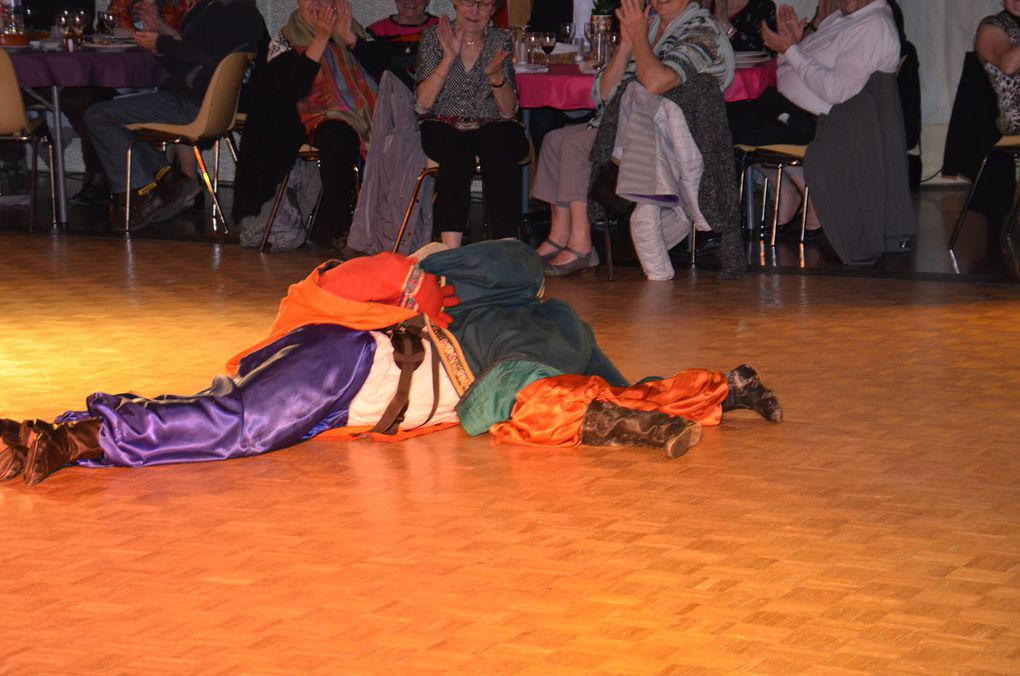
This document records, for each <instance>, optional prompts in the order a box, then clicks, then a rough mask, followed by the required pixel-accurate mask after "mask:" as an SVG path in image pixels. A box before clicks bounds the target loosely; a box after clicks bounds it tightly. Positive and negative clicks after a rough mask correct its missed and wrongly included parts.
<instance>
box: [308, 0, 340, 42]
mask: <svg viewBox="0 0 1020 676" xmlns="http://www.w3.org/2000/svg"><path fill="white" fill-rule="evenodd" d="M310 14H311V17H310V18H311V22H310V23H311V24H312V28H314V29H315V38H316V39H319V40H321V39H323V38H325V39H327V40H328V39H329V37H330V36H331V35H332V34H333V23H334V22H335V21H336V7H334V6H333V5H321V6H319V7H315V8H313V9H312V10H311V12H310Z"/></svg>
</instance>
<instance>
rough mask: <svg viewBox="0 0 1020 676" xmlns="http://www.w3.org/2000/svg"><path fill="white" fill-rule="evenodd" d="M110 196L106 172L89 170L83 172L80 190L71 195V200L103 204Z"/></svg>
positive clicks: (79, 202)
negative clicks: (99, 172) (83, 176)
mask: <svg viewBox="0 0 1020 676" xmlns="http://www.w3.org/2000/svg"><path fill="white" fill-rule="evenodd" d="M110 197H111V194H110V179H109V178H107V177H106V174H94V173H91V172H89V173H86V174H85V179H84V180H83V181H82V186H81V190H79V191H78V192H76V193H75V194H74V195H73V196H72V197H71V201H72V202H74V203H75V204H105V203H107V202H109V201H110Z"/></svg>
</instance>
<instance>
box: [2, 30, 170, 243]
mask: <svg viewBox="0 0 1020 676" xmlns="http://www.w3.org/2000/svg"><path fill="white" fill-rule="evenodd" d="M10 57H11V63H12V64H13V65H14V74H15V76H16V77H17V78H18V85H19V86H21V87H22V89H24V90H26V92H27V93H28V94H29V95H30V96H33V97H35V98H38V99H40V100H41V101H42V102H43V103H44V104H45V105H46V106H47V107H48V108H49V109H50V110H52V111H53V114H54V118H55V119H57V120H58V123H57V124H54V125H53V127H54V128H53V129H52V132H53V143H54V145H55V146H56V148H55V149H54V153H53V165H54V167H53V170H54V171H53V173H54V174H55V176H56V183H57V185H56V193H57V222H58V223H61V224H65V223H67V191H66V187H65V185H64V152H63V148H64V145H63V140H64V139H63V131H62V130H61V125H60V124H59V119H60V91H61V90H62V89H63V88H64V87H109V88H121V87H153V86H156V85H158V84H160V83H161V82H162V81H163V79H164V78H165V77H166V71H164V70H163V69H162V68H160V66H159V64H158V63H157V62H156V59H155V58H154V57H153V56H152V55H151V54H149V53H148V52H146V51H144V50H141V49H128V50H125V51H91V50H81V51H77V52H44V51H38V50H22V51H13V52H11V54H10ZM33 88H48V89H49V91H50V98H49V100H48V101H47V100H45V99H43V98H42V97H38V96H36V94H35V92H33V91H31V90H32V89H33Z"/></svg>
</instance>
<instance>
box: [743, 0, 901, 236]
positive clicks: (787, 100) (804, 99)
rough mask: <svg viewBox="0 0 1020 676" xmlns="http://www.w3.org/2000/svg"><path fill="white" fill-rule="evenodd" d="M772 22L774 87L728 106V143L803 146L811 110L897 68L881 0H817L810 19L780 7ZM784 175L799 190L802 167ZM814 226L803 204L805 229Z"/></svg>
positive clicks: (789, 210)
mask: <svg viewBox="0 0 1020 676" xmlns="http://www.w3.org/2000/svg"><path fill="white" fill-rule="evenodd" d="M777 24H778V29H777V30H776V31H772V30H771V29H769V28H767V27H765V28H763V29H762V35H763V37H764V40H765V45H766V46H767V47H768V48H769V49H771V50H772V51H774V52H777V53H778V54H779V55H780V56H779V69H778V74H777V85H776V87H775V88H774V89H769V90H766V92H765V93H764V94H763V95H762V96H761V98H758V99H755V100H753V101H742V102H739V103H734V104H729V105H728V106H727V113H728V114H729V119H730V128H731V130H732V132H733V140H734V142H735V143H741V144H747V145H769V144H777V143H782V144H795V145H806V144H808V143H810V142H811V141H812V139H814V136H815V129H816V126H817V122H818V116H820V115H826V114H828V113H829V111H831V110H832V107H833V106H834V105H836V104H839V103H843V102H844V101H848V100H850V99H851V98H853V97H854V96H855V95H857V94H859V93H860V92H861V91H862V90H863V89H864V86H865V85H866V84H867V83H868V80H869V79H870V78H871V76H872V74H874V73H876V72H883V73H895V72H896V70H897V68H898V66H899V61H900V42H899V36H898V34H897V31H896V25H895V23H894V21H893V15H892V11H891V10H890V9H889V5H888V3H887V2H886V0H821V2H819V4H818V11H817V12H816V14H815V17H814V18H813V19H812V20H811V21H810V22H808V21H806V20H802V19H799V18H798V17H797V14H796V12H795V11H794V9H793V8H792V7H790V6H789V5H783V6H781V7H780V8H779V10H778V13H777ZM785 175H786V176H788V177H789V179H790V181H789V183H790V184H791V186H792V185H795V186H796V187H797V191H800V192H801V193H803V190H804V174H803V171H802V170H799V169H790V170H788V171H787V172H786V173H785ZM791 186H788V185H786V184H784V185H783V189H782V192H781V198H782V199H781V202H780V206H779V212H780V213H779V221H780V222H781V223H785V222H788V221H790V220H792V219H793V218H794V217H795V215H796V212H797V209H798V207H799V206H800V203H801V198H800V196H799V195H798V194H797V191H794V190H791V189H787V188H789V187H791ZM821 227H822V224H821V223H820V222H819V220H818V216H817V214H816V213H815V210H814V207H813V205H811V204H809V206H808V221H807V228H808V230H809V231H811V232H817V231H818V230H820V228H821Z"/></svg>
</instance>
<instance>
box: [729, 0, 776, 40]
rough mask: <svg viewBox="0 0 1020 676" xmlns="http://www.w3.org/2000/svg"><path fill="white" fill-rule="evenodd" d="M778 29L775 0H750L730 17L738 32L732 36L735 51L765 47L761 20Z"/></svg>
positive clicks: (773, 28)
mask: <svg viewBox="0 0 1020 676" xmlns="http://www.w3.org/2000/svg"><path fill="white" fill-rule="evenodd" d="M762 21H764V22H765V23H767V24H768V25H769V28H771V29H772V30H775V29H776V3H775V2H773V0H750V2H748V3H747V6H746V7H744V9H742V10H740V11H739V12H737V13H736V14H735V15H733V16H731V17H730V23H731V24H733V27H734V28H736V29H737V32H736V33H734V34H733V35H732V36H731V37H730V44H731V45H733V51H735V52H756V51H759V50H762V49H765V43H764V42H762V39H761V22H762Z"/></svg>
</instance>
